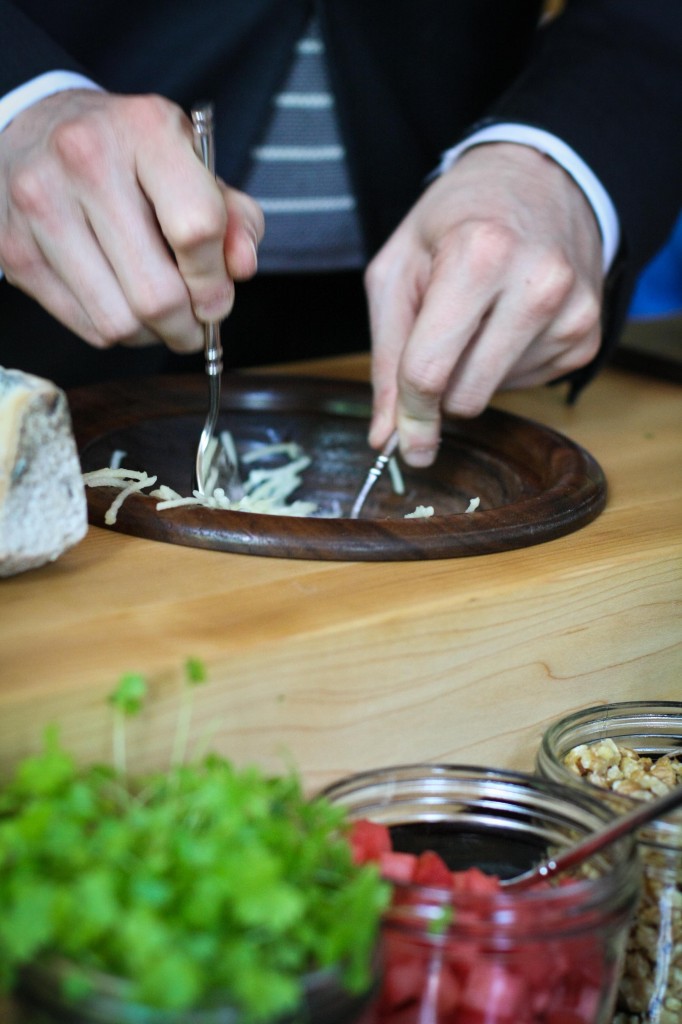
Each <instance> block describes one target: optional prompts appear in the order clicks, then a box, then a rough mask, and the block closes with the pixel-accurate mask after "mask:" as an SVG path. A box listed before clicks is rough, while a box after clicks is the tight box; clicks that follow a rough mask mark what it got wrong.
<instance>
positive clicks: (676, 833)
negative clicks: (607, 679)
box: [537, 701, 682, 1024]
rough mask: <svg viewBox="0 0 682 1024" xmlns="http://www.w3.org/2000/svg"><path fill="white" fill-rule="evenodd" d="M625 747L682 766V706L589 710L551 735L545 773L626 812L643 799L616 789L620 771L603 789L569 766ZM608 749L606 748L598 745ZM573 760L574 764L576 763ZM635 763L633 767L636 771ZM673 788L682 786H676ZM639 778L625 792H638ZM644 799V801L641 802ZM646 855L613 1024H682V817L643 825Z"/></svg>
mask: <svg viewBox="0 0 682 1024" xmlns="http://www.w3.org/2000/svg"><path fill="white" fill-rule="evenodd" d="M604 741H612V742H613V743H615V744H616V745H617V746H618V747H625V748H627V749H629V750H632V751H634V752H635V753H636V754H638V755H640V756H643V757H650V758H652V759H653V760H654V761H656V760H657V759H658V758H660V757H662V756H663V755H669V756H671V757H672V758H674V759H675V761H677V762H680V763H682V703H679V702H676V701H667V702H664V701H648V702H643V701H642V702H640V701H625V702H622V703H619V704H606V705H601V706H599V707H591V708H587V709H585V710H583V711H578V712H576V713H574V714H571V715H568V716H566V717H565V718H562V719H560V720H559V721H557V722H555V723H554V724H553V725H551V726H550V728H549V729H548V730H547V731H546V733H545V735H544V737H543V739H542V744H541V746H540V749H539V751H538V755H537V767H538V771H539V772H540V773H541V774H542V775H543V776H544V777H545V778H548V779H552V780H554V781H557V782H560V783H562V784H568V785H571V786H574V787H577V788H579V789H580V791H581V792H590V793H591V794H595V795H597V796H598V797H600V798H601V799H602V800H604V801H606V802H608V803H609V805H610V806H611V807H613V808H614V809H615V810H616V811H621V812H622V811H627V810H629V809H630V808H632V807H633V806H634V805H635V802H636V799H637V798H636V797H634V796H628V795H627V793H624V792H623V789H621V790H620V791H618V792H614V791H613V790H612V789H611V787H612V786H613V785H614V784H615V781H616V780H617V779H618V778H619V777H620V775H621V774H622V772H621V769H620V768H616V767H615V766H613V767H611V768H610V769H601V768H600V765H599V763H598V762H597V764H596V765H595V770H597V771H600V770H601V773H602V775H603V776H604V778H603V779H602V780H601V782H600V785H597V784H594V783H593V782H591V781H587V780H586V779H585V778H583V777H581V776H580V775H577V774H576V772H575V770H571V769H570V768H569V767H568V766H567V764H566V758H567V756H568V755H569V753H571V752H572V751H573V752H574V751H575V750H576V748H579V747H582V746H583V745H585V746H587V747H588V748H589V749H588V756H589V757H595V758H597V759H599V757H600V751H601V756H602V757H603V758H604V763H605V764H606V763H607V760H608V757H609V751H610V749H612V748H609V746H608V744H607V746H606V747H604V746H603V744H604ZM600 744H601V745H602V746H601V747H600V746H599V745H600ZM576 756H577V755H576V754H575V753H574V754H573V758H574V759H575V758H576ZM633 764H636V762H634V761H630V762H629V767H628V771H632V770H633V769H632V765H633ZM678 781H682V780H680V779H679V777H678ZM673 784H677V783H675V782H674V780H673ZM635 785H636V774H634V775H631V776H630V778H629V779H628V784H627V786H626V787H625V788H626V789H630V790H633V788H634V787H635ZM640 798H641V797H640ZM637 838H638V845H639V850H640V854H641V862H642V870H643V879H642V894H641V899H640V903H639V906H638V908H637V914H636V917H635V919H634V921H633V924H632V927H631V929H630V934H629V936H628V943H627V950H626V957H625V964H624V969H623V976H622V979H621V983H620V987H619V992H618V1000H617V1013H616V1017H615V1019H614V1024H644V1022H646V1024H680V1022H681V1021H682V812H679V811H677V812H674V813H673V814H671V815H668V816H667V817H666V818H664V819H661V820H659V821H655V822H651V823H650V824H648V825H646V826H644V827H643V828H642V829H641V830H640V831H639V832H638V835H637Z"/></svg>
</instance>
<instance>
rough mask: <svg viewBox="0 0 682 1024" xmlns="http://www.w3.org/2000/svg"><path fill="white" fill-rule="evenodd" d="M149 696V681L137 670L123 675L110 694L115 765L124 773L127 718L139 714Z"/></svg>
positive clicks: (125, 768)
mask: <svg viewBox="0 0 682 1024" xmlns="http://www.w3.org/2000/svg"><path fill="white" fill-rule="evenodd" d="M146 696H147V682H146V680H145V678H144V676H141V675H140V674H139V673H137V672H127V673H126V674H125V675H123V676H121V678H120V680H119V682H118V686H117V687H116V689H115V690H114V691H113V693H111V694H110V695H109V703H110V704H111V705H112V707H113V708H114V767H115V768H116V771H117V772H118V773H119V774H120V775H122V776H125V775H126V771H127V763H126V762H127V755H126V718H131V717H132V716H133V715H138V714H139V713H140V711H141V710H142V705H143V703H144V699H145V697H146Z"/></svg>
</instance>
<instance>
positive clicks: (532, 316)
mask: <svg viewBox="0 0 682 1024" xmlns="http://www.w3.org/2000/svg"><path fill="white" fill-rule="evenodd" d="M544 267H545V276H544V278H542V277H540V276H539V275H537V274H535V275H534V274H529V275H528V276H527V277H525V278H523V279H516V280H515V281H513V282H511V283H510V286H509V289H508V291H507V292H506V293H505V294H504V295H503V296H502V297H501V299H500V300H499V301H498V303H497V304H496V305H495V307H494V308H493V310H492V311H491V315H490V317H489V318H488V319H487V321H486V323H485V324H484V325H483V327H482V330H481V332H480V334H479V336H478V338H477V339H476V343H475V345H470V346H468V348H467V349H466V351H465V352H464V353H463V354H462V356H461V358H460V360H459V362H458V364H457V366H456V368H455V371H454V373H453V375H452V378H451V380H450V382H449V385H448V388H447V390H446V393H445V395H444V398H443V407H444V409H445V410H446V411H448V412H450V413H453V414H456V415H464V416H473V415H477V414H478V413H480V412H482V411H483V409H485V408H486V406H487V405H488V403H489V401H490V399H491V398H492V395H493V394H494V392H495V391H496V390H497V389H498V388H500V387H512V386H529V385H530V383H534V384H535V383H545V382H546V381H548V380H552V379H553V378H555V377H558V376H562V375H563V374H564V373H568V372H570V371H571V370H573V369H576V368H577V367H579V366H582V365H584V364H585V363H586V362H587V361H589V359H591V358H592V357H593V356H594V354H596V351H597V349H598V346H599V339H600V299H599V297H598V296H597V295H596V294H595V293H594V292H593V291H592V290H591V289H590V288H588V287H585V285H584V284H583V283H582V282H577V281H576V280H575V277H574V275H573V274H572V273H569V274H567V273H565V272H564V270H563V269H562V265H561V263H560V262H557V263H555V267H554V271H553V272H552V270H550V269H549V268H548V264H547V262H545V263H544ZM519 381H522V382H523V385H520V384H518V383H517V382H519Z"/></svg>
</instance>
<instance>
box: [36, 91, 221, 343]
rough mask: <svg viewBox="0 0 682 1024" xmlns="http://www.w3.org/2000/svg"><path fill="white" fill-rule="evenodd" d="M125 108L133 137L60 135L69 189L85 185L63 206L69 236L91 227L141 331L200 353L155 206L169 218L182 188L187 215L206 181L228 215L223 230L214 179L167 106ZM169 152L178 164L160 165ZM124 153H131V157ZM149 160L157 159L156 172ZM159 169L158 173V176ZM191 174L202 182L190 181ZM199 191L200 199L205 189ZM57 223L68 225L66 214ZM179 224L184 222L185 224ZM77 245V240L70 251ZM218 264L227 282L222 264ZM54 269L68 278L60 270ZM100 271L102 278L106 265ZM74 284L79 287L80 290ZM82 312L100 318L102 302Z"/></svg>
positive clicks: (74, 125) (86, 131) (67, 127)
mask: <svg viewBox="0 0 682 1024" xmlns="http://www.w3.org/2000/svg"><path fill="white" fill-rule="evenodd" d="M119 108H120V110H119V119H120V120H123V119H122V117H121V116H120V114H121V111H123V112H124V113H125V114H126V119H125V124H126V125H127V126H128V129H129V130H128V131H122V130H119V131H118V132H117V131H115V130H114V131H113V132H112V131H111V130H110V126H109V125H105V129H106V130H104V129H103V128H102V125H100V124H98V123H95V124H94V127H93V124H92V123H91V122H90V120H87V119H86V120H78V119H77V120H71V121H68V122H65V123H63V124H62V125H60V126H59V128H58V130H57V131H55V133H54V135H55V151H56V152H57V153H58V156H59V161H60V166H62V167H63V168H64V170H65V171H66V173H67V181H68V180H69V177H70V178H72V179H74V180H75V181H76V182H77V185H78V187H77V189H71V190H69V189H67V190H66V192H65V193H63V195H62V203H61V204H59V205H60V206H66V207H67V209H68V213H69V214H70V221H71V222H72V223H70V222H69V220H66V229H67V231H71V233H72V234H74V235H75V234H79V233H80V232H81V224H82V221H83V220H85V222H86V224H87V225H88V227H89V229H90V230H91V232H92V234H93V236H94V237H95V238H96V240H97V242H98V243H99V247H100V249H101V253H102V256H103V258H104V259H105V260H106V261H107V262H108V264H109V267H110V272H111V273H112V274H113V276H114V277H115V278H116V279H117V281H118V282H119V286H120V288H121V290H122V292H123V295H124V297H125V300H126V302H127V304H128V307H129V314H128V316H129V317H132V318H133V319H136V320H137V322H138V325H137V329H138V330H139V329H140V326H141V325H143V328H144V330H149V331H152V332H153V333H154V334H155V335H157V336H158V337H159V338H162V339H163V340H165V341H166V342H167V344H168V345H169V346H170V347H171V348H174V349H176V350H177V351H194V350H197V349H199V348H200V347H201V345H202V340H203V334H202V330H201V327H200V325H199V323H198V321H197V319H196V317H195V315H194V312H193V309H192V306H191V301H190V293H189V291H188V288H187V285H186V283H185V281H184V280H183V278H182V276H181V271H180V270H179V267H178V265H177V264H176V260H175V259H174V258H173V255H172V254H171V252H169V249H168V246H167V244H166V241H165V240H164V236H163V234H162V232H163V230H164V228H163V225H162V224H161V222H160V221H159V220H158V219H157V216H156V213H155V206H154V204H155V202H156V201H158V202H159V204H160V206H161V207H162V208H163V209H164V210H166V209H169V208H170V209H174V208H175V204H174V201H173V194H169V193H171V190H172V189H173V188H179V189H180V198H179V200H178V204H177V205H178V208H179V209H180V210H183V211H184V209H185V208H186V206H187V203H185V202H184V201H183V200H184V199H185V192H187V191H188V190H189V188H190V187H191V186H192V185H193V184H194V182H195V180H198V181H199V182H200V183H201V182H202V180H203V179H207V180H204V181H203V186H204V194H205V193H206V192H208V193H209V194H210V195H212V197H213V200H214V207H215V208H219V210H220V211H221V212H222V214H223V221H222V222H221V223H222V224H224V217H225V214H224V209H223V204H222V200H221V197H220V194H219V191H218V189H217V187H216V186H215V182H214V181H213V180H212V177H211V175H210V174H208V172H207V171H206V169H205V168H203V167H202V165H201V164H200V163H199V161H198V160H197V159H196V157H195V156H194V151H193V149H192V147H191V141H190V139H189V138H186V137H185V135H184V134H183V131H182V129H181V128H179V127H178V125H179V124H180V122H179V121H178V120H177V118H175V117H171V116H169V113H168V112H169V111H170V110H171V108H170V106H169V105H168V104H165V103H157V102H155V101H154V100H153V99H152V100H151V101H149V100H148V99H147V100H144V101H141V100H130V101H123V102H122V103H119ZM128 115H130V117H128ZM133 115H135V116H133ZM159 115H161V116H159ZM119 127H120V126H119ZM155 143H156V144H157V145H156V147H154V144H155ZM150 145H151V147H152V149H151V150H150ZM168 146H171V149H170V152H172V153H173V155H174V159H159V153H160V152H161V153H163V152H165V151H166V150H167V148H168ZM125 147H128V148H129V149H130V150H131V153H126V152H125ZM150 155H151V156H152V157H153V158H154V159H153V162H152V163H151V164H150ZM131 160H132V164H131ZM154 167H155V168H156V172H154V171H153V170H152V169H151V168H154ZM190 167H191V168H192V169H193V171H194V174H195V175H196V179H195V178H194V177H191V179H190V178H189V177H188V174H189V172H188V168H190ZM182 184H184V187H185V192H183V191H182V188H181V185H182ZM198 187H199V192H200V194H201V193H202V189H201V185H199V186H198ZM64 195H66V197H67V198H68V197H69V195H70V196H71V201H70V202H64ZM43 213H44V211H43ZM57 216H62V219H64V217H63V213H62V211H61V210H60V211H59V213H58V214H57ZM54 217H55V213H54V210H48V215H47V216H43V217H42V218H41V220H42V221H43V222H44V232H45V231H47V232H49V233H51V234H53V235H55V234H56V233H55V231H54V224H52V225H51V224H50V221H51V220H52V221H53V220H54ZM179 219H180V220H182V216H181V217H180V218H179ZM73 241H74V240H73V239H71V242H70V244H71V245H72V244H73ZM66 242H67V239H66V238H64V239H60V240H59V241H56V242H55V243H53V244H52V243H51V246H52V249H53V251H54V248H55V245H56V246H59V245H60V244H63V246H64V248H65V249H66ZM74 253H75V258H76V259H77V260H78V261H79V262H80V264H84V263H85V256H84V252H81V251H80V250H78V249H75V250H74ZM219 264H220V266H221V268H222V273H223V276H224V277H225V279H226V278H227V275H226V273H225V269H224V264H223V262H222V260H219ZM71 266H72V265H71ZM55 269H56V270H57V272H58V273H61V268H60V267H59V266H58V264H55ZM96 270H97V272H98V273H99V276H100V277H102V276H103V274H102V273H101V261H100V260H98V265H97V268H96ZM84 274H85V276H86V278H87V277H89V276H90V277H91V276H93V275H92V274H90V273H89V271H88V269H87V268H85V267H84ZM71 284H72V286H73V284H74V282H71ZM75 290H76V289H75ZM83 304H84V306H85V307H86V309H90V308H92V309H93V312H94V313H95V314H97V312H98V308H97V306H98V297H97V295H96V294H95V293H94V292H92V291H90V292H89V293H88V294H87V295H86V296H84V301H83ZM105 334H106V331H105ZM134 334H135V332H134V331H132V332H131V331H130V330H129V329H126V330H125V333H123V332H122V333H121V335H120V339H119V340H122V339H124V338H127V339H130V338H132V337H133V336H134Z"/></svg>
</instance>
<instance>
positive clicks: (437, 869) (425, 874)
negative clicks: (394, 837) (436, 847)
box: [412, 850, 452, 889]
mask: <svg viewBox="0 0 682 1024" xmlns="http://www.w3.org/2000/svg"><path fill="white" fill-rule="evenodd" d="M412 881H413V882H414V884H415V885H432V886H438V887H440V888H443V889H449V888H450V884H451V881H452V872H451V871H450V869H449V868H448V866H447V864H446V863H445V861H444V860H443V859H442V857H439V855H438V854H437V853H434V852H433V850H425V851H424V853H420V854H419V856H418V857H417V858H416V863H415V865H414V873H413V875H412Z"/></svg>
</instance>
